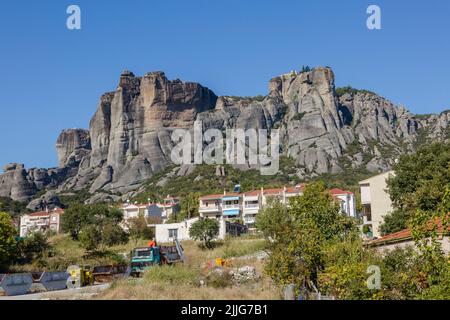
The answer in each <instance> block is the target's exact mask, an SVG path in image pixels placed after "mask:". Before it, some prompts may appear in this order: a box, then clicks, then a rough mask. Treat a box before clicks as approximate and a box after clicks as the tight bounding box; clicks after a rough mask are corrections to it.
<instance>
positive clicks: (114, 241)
mask: <svg viewBox="0 0 450 320" xmlns="http://www.w3.org/2000/svg"><path fill="white" fill-rule="evenodd" d="M127 242H128V233H126V232H125V230H123V229H122V227H120V226H118V225H117V224H112V223H108V224H106V225H104V226H103V230H102V244H104V245H106V246H108V247H112V246H115V245H118V244H125V243H127Z"/></svg>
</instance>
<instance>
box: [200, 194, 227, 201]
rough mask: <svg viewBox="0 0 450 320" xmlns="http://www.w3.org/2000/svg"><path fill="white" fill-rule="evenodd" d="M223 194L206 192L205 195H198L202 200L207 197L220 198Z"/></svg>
mask: <svg viewBox="0 0 450 320" xmlns="http://www.w3.org/2000/svg"><path fill="white" fill-rule="evenodd" d="M222 197H223V194H208V195H206V196H202V197H200V199H202V200H207V199H222Z"/></svg>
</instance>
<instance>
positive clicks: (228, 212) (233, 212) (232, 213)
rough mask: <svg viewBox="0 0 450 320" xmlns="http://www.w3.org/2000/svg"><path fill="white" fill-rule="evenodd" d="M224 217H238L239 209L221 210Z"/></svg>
mask: <svg viewBox="0 0 450 320" xmlns="http://www.w3.org/2000/svg"><path fill="white" fill-rule="evenodd" d="M223 215H224V216H237V215H239V209H223Z"/></svg>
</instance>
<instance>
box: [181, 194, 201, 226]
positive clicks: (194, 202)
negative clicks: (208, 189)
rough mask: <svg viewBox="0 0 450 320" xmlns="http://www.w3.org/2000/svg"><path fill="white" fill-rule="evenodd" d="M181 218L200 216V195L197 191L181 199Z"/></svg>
mask: <svg viewBox="0 0 450 320" xmlns="http://www.w3.org/2000/svg"><path fill="white" fill-rule="evenodd" d="M180 206H181V211H180V219H178V220H183V219H191V218H194V217H198V216H199V211H198V210H199V197H198V195H197V194H195V193H189V194H188V195H186V196H185V197H183V198H182V199H181V203H180Z"/></svg>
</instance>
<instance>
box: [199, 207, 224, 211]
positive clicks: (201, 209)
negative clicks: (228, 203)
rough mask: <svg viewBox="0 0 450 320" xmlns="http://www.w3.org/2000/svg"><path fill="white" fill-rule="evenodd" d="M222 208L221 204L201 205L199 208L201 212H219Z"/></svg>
mask: <svg viewBox="0 0 450 320" xmlns="http://www.w3.org/2000/svg"><path fill="white" fill-rule="evenodd" d="M221 209H222V207H221V206H201V207H199V209H198V210H199V211H200V212H219V211H220V210H221Z"/></svg>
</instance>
